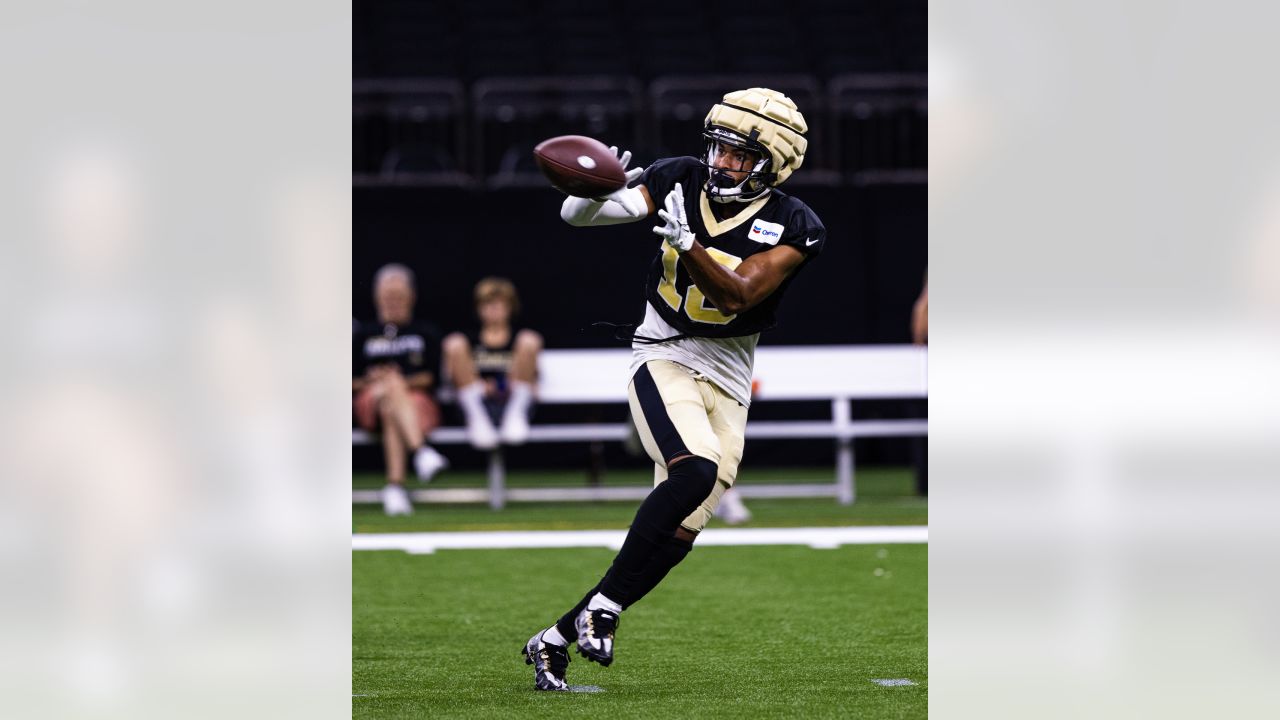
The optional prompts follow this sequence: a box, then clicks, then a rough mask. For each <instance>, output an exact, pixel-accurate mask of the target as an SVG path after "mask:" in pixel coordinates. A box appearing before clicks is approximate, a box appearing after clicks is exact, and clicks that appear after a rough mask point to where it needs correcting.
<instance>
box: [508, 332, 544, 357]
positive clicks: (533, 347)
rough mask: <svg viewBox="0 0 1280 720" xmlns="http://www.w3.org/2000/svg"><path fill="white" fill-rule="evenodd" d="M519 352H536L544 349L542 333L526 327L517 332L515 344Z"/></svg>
mask: <svg viewBox="0 0 1280 720" xmlns="http://www.w3.org/2000/svg"><path fill="white" fill-rule="evenodd" d="M513 347H514V349H515V350H516V351H517V352H530V353H536V352H541V351H542V335H541V334H539V333H538V331H537V330H529V329H527V328H526V329H524V330H521V331H520V332H518V333H516V340H515V345H514V346H513Z"/></svg>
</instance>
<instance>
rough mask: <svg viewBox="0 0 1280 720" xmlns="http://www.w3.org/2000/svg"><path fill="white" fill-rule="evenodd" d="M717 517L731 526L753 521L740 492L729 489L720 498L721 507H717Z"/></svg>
mask: <svg viewBox="0 0 1280 720" xmlns="http://www.w3.org/2000/svg"><path fill="white" fill-rule="evenodd" d="M716 516H717V517H719V518H720V519H722V520H724V521H725V522H726V523H729V524H730V525H741V524H742V523H744V522H749V521H750V520H751V511H750V510H748V509H747V506H746V505H745V504H744V503H743V502H742V496H740V495H738V491H737V490H734V489H733V488H729V489H728V490H725V491H724V495H722V496H721V497H720V505H719V506H718V507H716Z"/></svg>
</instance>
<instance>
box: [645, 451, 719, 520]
mask: <svg viewBox="0 0 1280 720" xmlns="http://www.w3.org/2000/svg"><path fill="white" fill-rule="evenodd" d="M716 469H717V465H716V463H714V462H712V461H711V460H708V459H706V458H704V457H699V456H697V455H690V456H689V457H687V458H685V459H684V460H680V461H678V462H676V463H675V464H673V465H672V466H671V468H670V469H669V470H668V471H667V480H666V482H664V483H662V485H667V484H669V483H670V484H671V485H672V487H671V491H672V493H673V494H674V495H676V496H677V497H678V499H679V505H680V507H681V508H687V509H685V514H688V513H690V512H693V510H694V508H696V507H698V505H700V504H702V501H703V500H706V499H707V496H708V495H710V494H711V491H712V490H713V489H714V488H715V486H716ZM659 487H661V485H660V486H659Z"/></svg>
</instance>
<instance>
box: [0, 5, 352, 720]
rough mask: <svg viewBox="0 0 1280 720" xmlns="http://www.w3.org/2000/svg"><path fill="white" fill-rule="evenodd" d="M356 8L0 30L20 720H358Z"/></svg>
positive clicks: (54, 20) (176, 13)
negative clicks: (353, 681)
mask: <svg viewBox="0 0 1280 720" xmlns="http://www.w3.org/2000/svg"><path fill="white" fill-rule="evenodd" d="M350 13H351V6H350V4H349V3H343V4H337V3H323V2H322V3H305V4H304V3H297V2H293V3H281V2H269V3H262V2H243V1H241V2H234V1H233V2H230V3H218V4H216V5H208V6H201V5H189V4H188V5H181V6H176V5H172V4H165V3H155V2H117V3H109V4H101V3H66V2H52V3H39V4H35V5H22V6H13V7H7V8H6V9H5V10H4V11H0V80H2V84H3V87H4V88H5V102H4V106H5V115H4V123H3V126H4V130H3V132H2V133H0V143H2V144H3V153H2V156H3V157H4V158H5V160H6V163H5V165H6V167H5V170H4V172H3V173H0V178H3V180H2V183H3V184H2V185H0V189H2V190H3V192H0V198H3V200H2V202H3V203H4V210H3V212H2V213H0V217H3V218H4V221H5V225H6V227H5V233H4V237H5V241H4V242H3V243H0V296H2V297H4V298H5V300H7V301H8V302H7V304H6V308H7V310H8V312H6V314H5V315H6V318H7V321H8V327H7V331H6V333H5V334H6V340H5V343H4V345H5V348H6V352H5V353H4V355H3V357H4V362H3V366H2V367H3V371H4V372H3V377H4V379H5V381H6V387H5V393H4V396H5V400H6V402H5V403H4V406H3V410H0V458H3V460H2V461H0V462H3V472H0V477H2V478H3V484H0V535H2V536H3V539H4V540H5V542H3V543H0V568H3V570H0V572H2V573H3V574H2V575H0V586H2V587H3V588H4V592H3V593H0V637H3V638H4V641H3V642H2V643H0V648H3V649H2V650H0V694H3V695H4V697H5V702H4V704H5V711H4V715H5V716H6V717H95V718H98V717H120V718H130V719H134V718H148V717H155V718H175V717H182V718H203V717H208V718H227V717H269V718H273V720H275V719H278V718H282V717H296V718H308V719H309V720H310V719H313V718H320V717H347V716H349V713H350V705H349V703H350V698H349V694H350V690H349V687H350V565H349V562H350V542H349V531H350V500H349V498H350V485H349V483H350V443H349V428H350V426H349V413H350V409H349V408H350V406H349V402H350V401H349V398H348V397H347V394H346V392H345V390H344V388H345V387H346V384H347V382H348V377H347V373H348V370H349V362H350V361H349V358H350V355H349V338H348V336H347V330H348V328H349V323H350V319H349V315H350V309H349V302H350V297H351V282H350V193H349V187H350V185H349V183H350V162H351V161H350V158H351V147H350V143H351V134H350V77H351V75H350V67H351V18H350Z"/></svg>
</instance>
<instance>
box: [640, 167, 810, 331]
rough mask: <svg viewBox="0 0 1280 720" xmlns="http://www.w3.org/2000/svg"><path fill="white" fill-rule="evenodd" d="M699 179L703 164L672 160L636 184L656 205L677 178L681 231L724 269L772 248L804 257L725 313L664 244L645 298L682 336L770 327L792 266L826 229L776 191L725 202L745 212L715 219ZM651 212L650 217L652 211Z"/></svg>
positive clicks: (797, 203)
mask: <svg viewBox="0 0 1280 720" xmlns="http://www.w3.org/2000/svg"><path fill="white" fill-rule="evenodd" d="M706 176H707V170H706V168H705V167H704V166H703V165H702V163H700V162H699V161H698V160H697V159H696V158H692V157H678V158H668V159H665V160H659V161H657V162H655V163H653V164H652V165H650V166H649V168H648V169H646V170H645V171H644V172H643V173H642V174H641V175H640V177H639V178H638V179H637V180H636V183H637V184H640V185H644V186H645V188H647V189H648V191H649V197H651V198H653V202H654V205H655V206H656V207H659V208H661V207H663V206H664V203H665V201H666V197H667V194H668V193H669V192H671V190H672V189H673V188H674V187H675V184H676V183H677V182H678V183H680V185H681V188H682V189H683V190H684V209H685V215H686V216H687V218H688V221H689V229H690V230H691V231H693V233H694V235H695V236H696V237H697V239H698V242H699V243H701V244H702V246H703V247H705V248H706V249H707V252H708V253H709V254H710V255H711V257H713V258H715V260H716V261H717V262H719V263H720V264H722V265H724V266H726V267H728V268H729V269H731V270H732V269H733V268H735V267H737V266H738V264H739V263H741V262H742V261H743V260H745V259H746V258H748V257H750V256H752V255H755V254H756V253H761V252H765V251H767V250H772V249H773V248H774V247H775V246H777V245H790V246H791V247H793V248H795V249H796V250H799V251H800V252H801V253H803V254H804V256H805V259H804V261H803V262H802V263H801V265H800V268H797V269H796V271H795V272H793V273H792V274H791V275H790V276H789V277H788V278H787V279H786V280H784V281H783V282H782V284H781V285H780V286H778V289H777V290H774V291H773V293H772V294H771V295H769V297H767V298H765V299H764V301H763V302H761V303H760V304H759V305H756V306H755V307H753V308H751V309H750V310H747V311H746V312H742V313H738V314H737V315H725V314H723V313H721V312H720V311H719V310H717V309H716V308H715V306H714V305H712V304H711V301H710V300H707V299H706V297H705V296H704V295H703V294H702V291H701V290H699V289H698V288H697V286H696V285H694V284H693V279H692V278H691V277H690V276H689V272H688V270H686V269H685V268H684V265H683V264H682V263H680V262H679V255H677V254H676V251H675V250H673V249H672V248H670V247H669V246H668V245H667V244H666V243H665V242H664V243H662V245H661V246H660V247H659V249H658V256H657V257H655V258H654V260H653V264H652V265H651V266H650V268H649V275H648V278H647V279H646V280H645V297H646V299H648V301H649V303H650V304H651V305H653V307H654V308H656V309H657V311H658V314H659V315H661V316H662V319H663V320H665V321H666V322H667V324H669V325H671V326H672V327H674V328H676V329H677V330H679V331H680V332H682V333H684V334H686V335H692V336H695V337H738V336H741V335H751V334H754V333H758V332H760V331H762V330H766V329H768V328H770V327H772V326H773V324H774V313H775V311H776V310H777V308H778V303H780V302H781V301H782V296H783V294H784V293H785V292H786V290H787V287H788V286H789V285H790V284H791V281H792V280H794V279H795V277H796V275H798V274H799V272H800V270H801V269H803V268H804V266H805V265H806V264H808V262H809V261H810V260H812V259H813V258H814V257H815V256H816V255H817V254H818V253H820V252H822V247H823V245H825V244H826V238H827V229H826V228H825V227H823V225H822V221H821V220H819V219H818V216H817V215H815V214H814V212H813V211H812V210H810V209H809V206H808V205H805V204H804V203H803V202H801V201H799V200H797V199H796V198H794V197H791V196H790V195H787V194H785V193H782V192H780V191H778V190H776V189H775V190H773V191H771V192H769V193H768V194H767V195H765V196H764V198H762V199H761V200H757V201H756V202H754V203H732V204H731V205H730V207H734V208H737V207H744V206H745V209H743V210H742V211H741V212H739V213H738V214H737V215H734V216H733V217H730V218H727V219H725V220H718V219H717V218H716V216H715V215H714V214H712V212H713V211H712V209H711V205H712V201H710V200H708V199H707V197H706V193H704V192H703V189H702V188H703V185H704V184H705V183H706V179H707V177H706ZM652 217H654V218H657V214H656V213H655V214H654V215H653V216H652ZM658 220H659V222H661V219H660V218H658ZM713 233H714V234H713Z"/></svg>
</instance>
